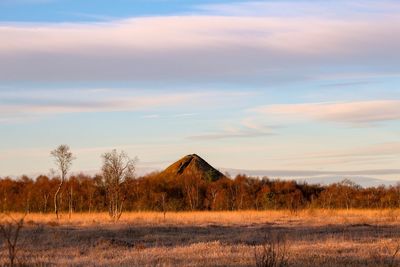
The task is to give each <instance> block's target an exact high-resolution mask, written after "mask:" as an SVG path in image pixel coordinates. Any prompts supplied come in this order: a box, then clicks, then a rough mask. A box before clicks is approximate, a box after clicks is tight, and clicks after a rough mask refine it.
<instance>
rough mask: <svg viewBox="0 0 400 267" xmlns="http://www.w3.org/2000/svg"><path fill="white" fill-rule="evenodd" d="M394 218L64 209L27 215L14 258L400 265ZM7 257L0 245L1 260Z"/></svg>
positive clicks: (387, 213) (87, 262)
mask: <svg viewBox="0 0 400 267" xmlns="http://www.w3.org/2000/svg"><path fill="white" fill-rule="evenodd" d="M399 215H400V210H382V211H379V210H351V209H349V210H318V209H313V210H303V211H299V212H298V213H297V214H293V213H291V212H290V211H235V212H227V211H224V212H178V213H175V212H170V213H167V214H166V218H165V220H164V218H163V214H162V213H161V212H135V213H123V214H122V216H121V219H120V221H118V222H117V223H114V222H112V221H111V220H110V219H109V216H108V213H107V212H104V213H91V214H89V213H82V214H75V216H73V217H72V219H71V220H69V219H68V215H67V213H65V215H63V214H62V216H61V218H60V220H58V221H55V220H54V215H51V214H28V215H27V217H26V218H25V221H26V226H25V227H24V229H23V231H21V233H20V239H21V242H20V244H22V246H21V247H20V250H19V254H18V255H19V256H18V258H19V259H20V260H19V261H20V262H21V263H24V264H27V265H39V266H40V265H41V266H43V265H45V266H48V265H61V266H66V265H69V266H71V265H72V266H94V265H96V266H256V258H255V255H254V254H255V253H254V252H255V251H257V252H258V254H259V255H262V254H261V253H262V251H263V250H264V248H265V249H266V250H267V252H266V253H270V254H269V255H273V253H272V254H271V252H273V251H275V253H277V254H276V255H281V256H280V257H275V259H282V257H283V259H284V260H283V262H286V261H287V264H288V265H289V266H398V264H400V261H399V255H397V254H396V250H397V248H398V244H399V243H400V223H399V220H398V216H399ZM13 216H15V217H16V216H18V214H14V215H13ZM283 236H284V237H285V238H284V239H283V240H282V241H281V243H279V244H278V243H277V241H274V240H276V239H274V238H280V237H283ZM266 237H267V238H266ZM271 237H273V238H271ZM2 242H3V241H2ZM270 246H273V248H272V249H269V247H270ZM268 250H269V252H268ZM279 251H282V252H279ZM269 257H270V258H273V256H269ZM7 262H8V259H7V254H6V250H4V249H3V250H1V251H0V265H3V264H7Z"/></svg>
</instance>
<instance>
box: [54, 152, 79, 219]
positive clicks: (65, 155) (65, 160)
mask: <svg viewBox="0 0 400 267" xmlns="http://www.w3.org/2000/svg"><path fill="white" fill-rule="evenodd" d="M50 154H51V156H53V157H54V162H55V164H56V165H57V168H58V169H59V171H60V173H61V181H60V184H59V185H58V188H57V191H56V193H55V194H54V212H55V213H56V216H57V220H58V194H59V193H60V190H61V187H62V186H63V184H64V182H65V178H66V176H67V174H68V171H69V169H70V168H71V166H72V161H73V160H74V159H75V157H74V156H73V155H72V153H71V151H70V148H69V146H68V145H60V146H59V147H57V148H56V149H55V150H53V151H51V152H50ZM70 212H71V209H70Z"/></svg>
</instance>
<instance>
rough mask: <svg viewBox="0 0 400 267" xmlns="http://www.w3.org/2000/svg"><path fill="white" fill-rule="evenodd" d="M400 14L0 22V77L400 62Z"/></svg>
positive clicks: (272, 75) (172, 75)
mask: <svg viewBox="0 0 400 267" xmlns="http://www.w3.org/2000/svg"><path fill="white" fill-rule="evenodd" d="M399 24H400V18H399V17H398V16H396V15H390V16H385V19H382V18H381V17H379V18H375V17H374V18H372V19H369V18H357V19H352V18H346V19H342V20H338V19H333V18H324V17H322V16H320V17H289V18H288V17H271V16H263V17H246V16H222V15H219V16H199V15H193V16H189V15H185V16H169V17H147V18H133V19H126V20H116V21H110V22H103V23H100V22H99V23H55V24H20V25H16V24H2V25H0V36H1V42H0V70H1V71H0V81H81V80H96V81H97V80H98V81H103V80H130V81H148V82H149V81H155V80H163V81H175V82H177V81H220V80H224V81H229V82H235V81H243V80H246V81H249V80H253V81H259V80H261V81H264V82H267V81H268V82H274V81H287V80H293V79H300V78H301V79H306V78H307V77H309V76H310V75H316V73H315V71H316V70H319V69H320V67H321V66H325V65H328V66H335V65H339V66H349V65H350V66H359V65H370V66H374V67H375V68H380V67H382V68H383V67H385V68H392V69H399V68H400V66H399V64H398V62H399V61H400V57H399V53H397V48H398V47H399V46H400V37H399V36H400V28H399V27H397V25H399Z"/></svg>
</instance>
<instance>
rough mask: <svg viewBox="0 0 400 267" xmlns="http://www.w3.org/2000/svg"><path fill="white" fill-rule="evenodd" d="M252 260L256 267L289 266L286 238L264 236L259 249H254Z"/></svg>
mask: <svg viewBox="0 0 400 267" xmlns="http://www.w3.org/2000/svg"><path fill="white" fill-rule="evenodd" d="M254 258H255V262H256V267H286V266H289V253H288V246H287V242H286V237H284V236H276V235H266V237H265V241H264V243H263V244H262V245H261V248H257V247H255V250H254Z"/></svg>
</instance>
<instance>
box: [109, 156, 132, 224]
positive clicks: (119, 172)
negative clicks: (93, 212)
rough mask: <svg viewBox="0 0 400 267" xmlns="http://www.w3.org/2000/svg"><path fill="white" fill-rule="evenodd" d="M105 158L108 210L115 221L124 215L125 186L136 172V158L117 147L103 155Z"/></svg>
mask: <svg viewBox="0 0 400 267" xmlns="http://www.w3.org/2000/svg"><path fill="white" fill-rule="evenodd" d="M102 158H103V166H102V172H103V179H104V184H105V186H106V190H107V199H108V212H109V214H110V217H111V219H112V220H113V221H118V220H119V218H120V217H121V215H122V208H123V204H124V200H125V196H124V194H123V186H124V183H125V181H126V180H127V179H130V178H133V177H134V173H135V163H136V158H135V159H134V160H132V159H130V158H129V157H128V155H127V154H126V153H125V152H124V151H122V152H120V153H118V152H117V150H116V149H114V150H112V151H111V152H107V153H105V154H103V155H102Z"/></svg>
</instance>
